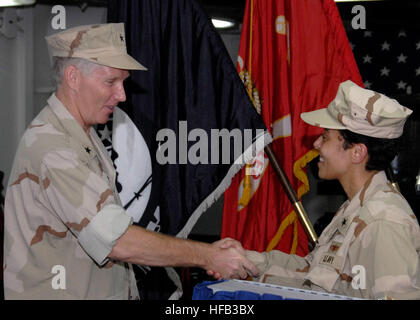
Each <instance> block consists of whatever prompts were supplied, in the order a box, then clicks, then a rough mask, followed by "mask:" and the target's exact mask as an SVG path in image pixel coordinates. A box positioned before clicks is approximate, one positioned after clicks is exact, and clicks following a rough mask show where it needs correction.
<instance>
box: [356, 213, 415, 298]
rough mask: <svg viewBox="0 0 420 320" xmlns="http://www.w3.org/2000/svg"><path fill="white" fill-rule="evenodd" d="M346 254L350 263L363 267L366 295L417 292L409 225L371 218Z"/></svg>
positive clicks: (382, 296)
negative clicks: (372, 219) (371, 220)
mask: <svg viewBox="0 0 420 320" xmlns="http://www.w3.org/2000/svg"><path fill="white" fill-rule="evenodd" d="M349 254H350V259H351V264H352V265H353V266H361V267H363V269H364V270H365V275H366V282H365V285H366V290H368V291H369V296H371V297H373V298H377V299H381V298H384V297H389V298H396V299H400V298H405V297H409V296H411V295H420V288H419V287H418V286H416V285H415V283H416V282H417V281H418V279H417V278H418V276H419V269H418V268H419V255H418V253H417V251H416V249H415V246H414V244H413V242H412V241H411V239H410V231H409V227H408V226H406V225H404V224H400V223H395V222H391V221H386V220H377V221H373V222H371V223H369V224H368V225H367V226H366V228H365V230H364V231H363V232H362V233H361V234H360V235H359V237H357V238H356V239H355V241H354V243H353V244H352V246H351V247H350V251H349ZM359 280H361V281H363V280H364V279H359ZM359 284H360V285H363V282H359ZM417 284H418V282H417Z"/></svg>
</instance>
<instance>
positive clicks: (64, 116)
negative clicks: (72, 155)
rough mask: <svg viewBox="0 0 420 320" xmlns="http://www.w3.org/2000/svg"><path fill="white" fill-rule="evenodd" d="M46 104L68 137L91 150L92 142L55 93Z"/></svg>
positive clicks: (91, 129)
mask: <svg viewBox="0 0 420 320" xmlns="http://www.w3.org/2000/svg"><path fill="white" fill-rule="evenodd" d="M47 102H48V105H49V106H50V108H51V110H52V112H53V113H54V114H55V115H56V116H57V118H58V119H59V120H60V123H61V125H62V126H63V128H64V129H65V130H66V131H67V132H68V133H69V135H70V136H71V137H73V138H74V139H76V140H77V141H79V142H80V144H81V145H82V146H83V147H84V148H85V149H86V148H87V149H90V150H93V145H92V141H91V140H90V139H89V137H88V135H87V134H86V132H85V131H84V130H83V128H82V126H81V125H80V123H79V122H77V120H76V119H75V118H74V117H73V116H72V115H71V113H70V112H69V111H68V110H67V108H66V107H65V106H64V104H63V103H62V102H61V101H60V99H58V98H57V96H56V95H55V93H53V94H52V95H51V96H50V97H49V98H48V100H47ZM92 131H95V130H94V129H93V128H90V134H92Z"/></svg>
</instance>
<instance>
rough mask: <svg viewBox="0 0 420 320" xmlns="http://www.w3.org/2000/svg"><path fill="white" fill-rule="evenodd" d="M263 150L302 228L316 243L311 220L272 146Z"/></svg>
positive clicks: (313, 242) (316, 237) (316, 238)
mask: <svg viewBox="0 0 420 320" xmlns="http://www.w3.org/2000/svg"><path fill="white" fill-rule="evenodd" d="M264 151H265V153H266V154H267V156H268V159H269V160H270V162H271V164H272V165H273V168H274V171H275V172H276V174H277V176H278V177H279V179H280V182H281V184H282V186H283V189H284V191H285V192H286V195H287V197H288V198H289V201H290V203H291V204H292V206H293V208H294V209H295V212H296V214H297V216H298V218H299V220H300V222H301V223H302V226H303V229H304V230H305V232H306V234H307V235H308V238H309V240H310V242H311V244H312V245H316V243H317V242H318V236H317V235H316V232H315V230H314V228H313V226H312V224H311V221H310V220H309V218H308V215H307V214H306V211H305V209H304V208H303V205H302V203H301V202H300V200H299V199H298V197H297V195H296V192H295V191H294V190H293V188H292V185H291V184H290V181H289V179H288V178H287V176H286V174H285V173H284V171H283V168H282V167H281V165H280V163H279V161H278V160H277V157H276V155H275V153H274V151H273V148H272V147H271V145H268V146H266V147H265V148H264Z"/></svg>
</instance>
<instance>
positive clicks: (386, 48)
mask: <svg viewBox="0 0 420 320" xmlns="http://www.w3.org/2000/svg"><path fill="white" fill-rule="evenodd" d="M390 46H391V45H390V44H389V43H388V42H386V41H385V42H384V43H382V51H383V50H388V51H389V47H390Z"/></svg>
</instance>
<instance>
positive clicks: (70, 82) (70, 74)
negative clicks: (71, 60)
mask: <svg viewBox="0 0 420 320" xmlns="http://www.w3.org/2000/svg"><path fill="white" fill-rule="evenodd" d="M80 77H81V74H80V71H79V69H77V68H76V67H75V66H73V65H68V66H67V67H66V69H65V70H64V75H63V78H64V81H65V82H66V84H67V86H69V87H70V88H71V89H74V90H75V89H77V87H78V85H79V83H80Z"/></svg>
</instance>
